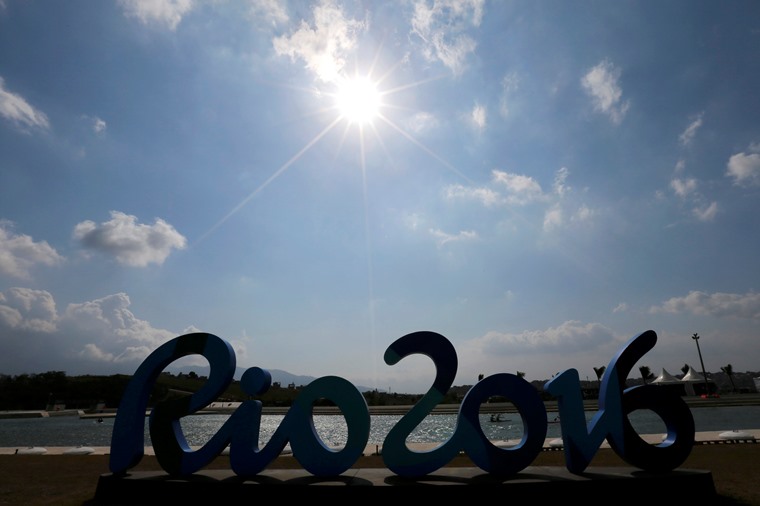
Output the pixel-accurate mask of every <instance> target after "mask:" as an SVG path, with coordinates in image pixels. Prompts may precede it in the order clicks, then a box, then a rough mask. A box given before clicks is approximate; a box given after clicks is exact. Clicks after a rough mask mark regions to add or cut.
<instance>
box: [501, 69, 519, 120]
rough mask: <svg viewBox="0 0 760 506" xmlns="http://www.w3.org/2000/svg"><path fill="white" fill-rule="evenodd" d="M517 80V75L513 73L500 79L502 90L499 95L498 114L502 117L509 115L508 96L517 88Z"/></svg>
mask: <svg viewBox="0 0 760 506" xmlns="http://www.w3.org/2000/svg"><path fill="white" fill-rule="evenodd" d="M519 82H520V81H519V79H518V78H517V75H516V74H514V73H513V74H509V75H506V76H504V78H503V79H502V80H501V88H502V91H501V95H500V96H499V114H500V115H501V116H502V117H504V118H506V117H507V116H509V110H510V105H509V104H510V102H509V100H510V96H511V95H512V93H513V92H514V91H515V90H517V87H518V85H519Z"/></svg>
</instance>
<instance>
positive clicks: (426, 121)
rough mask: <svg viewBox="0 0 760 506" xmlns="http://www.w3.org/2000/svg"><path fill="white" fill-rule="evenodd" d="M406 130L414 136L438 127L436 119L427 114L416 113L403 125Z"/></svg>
mask: <svg viewBox="0 0 760 506" xmlns="http://www.w3.org/2000/svg"><path fill="white" fill-rule="evenodd" d="M405 125H406V129H407V130H408V131H410V132H414V133H415V134H418V135H419V134H422V133H424V132H426V131H428V130H431V129H433V128H436V127H437V126H438V118H436V117H435V116H433V115H432V114H430V113H427V112H418V113H416V114H414V115H413V116H411V117H410V118H409V119H408V120H407V121H406V123H405Z"/></svg>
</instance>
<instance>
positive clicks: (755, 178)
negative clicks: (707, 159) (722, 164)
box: [726, 153, 760, 186]
mask: <svg viewBox="0 0 760 506" xmlns="http://www.w3.org/2000/svg"><path fill="white" fill-rule="evenodd" d="M726 176H728V177H730V178H732V179H733V180H734V184H735V185H737V186H750V185H757V184H760V154H757V153H751V154H746V153H737V154H735V155H733V156H731V158H729V160H728V164H727V170H726Z"/></svg>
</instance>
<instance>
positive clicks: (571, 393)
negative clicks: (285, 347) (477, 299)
mask: <svg viewBox="0 0 760 506" xmlns="http://www.w3.org/2000/svg"><path fill="white" fill-rule="evenodd" d="M656 341H657V335H656V334H655V332H653V331H651V330H649V331H646V332H644V333H642V334H640V335H638V336H636V337H634V338H632V339H631V340H630V341H629V342H628V343H627V344H626V345H625V346H624V347H623V348H622V349H621V350H620V351H619V353H618V354H617V355H616V356H615V357H614V358H613V359H612V360H611V361H610V364H609V366H608V367H607V368H606V369H605V374H604V380H603V382H602V385H601V389H600V396H599V410H598V412H597V413H596V414H595V415H594V417H593V418H592V419H591V420H590V421H589V422H588V424H587V423H586V415H585V412H584V408H583V399H582V396H581V389H580V381H579V379H578V372H577V371H576V370H575V369H568V370H566V371H564V372H563V373H561V374H559V375H557V376H556V377H555V378H553V379H552V380H551V381H549V382H547V383H546V385H545V390H546V391H547V392H549V393H550V394H552V395H553V396H555V397H556V398H557V400H558V409H559V413H560V424H561V429H562V439H563V446H564V452H565V461H566V466H567V469H568V470H569V471H571V472H573V473H581V472H583V470H585V469H586V467H587V466H588V465H589V463H590V462H591V460H592V459H593V457H594V455H595V454H596V452H597V450H598V449H599V447H600V446H601V444H602V442H604V440H605V439H606V440H607V441H608V442H609V443H610V446H611V448H612V449H613V450H614V451H615V452H616V453H617V454H618V455H619V456H620V457H621V458H622V459H624V460H625V461H626V462H628V463H629V464H631V465H633V466H635V467H638V468H640V469H644V470H647V471H667V470H672V469H674V468H676V467H678V466H679V465H681V464H682V463H683V462H684V461H685V460H686V458H687V457H688V455H689V453H690V451H691V448H692V446H693V443H694V419H693V417H692V415H691V411H690V410H689V408H688V405H687V404H686V403H685V402H684V400H683V399H681V397H680V396H678V395H677V394H675V393H673V392H671V391H667V390H664V389H661V388H658V387H657V386H654V385H643V386H637V387H633V388H628V389H624V386H625V379H626V377H627V375H628V373H629V372H630V371H631V369H632V368H633V366H634V365H635V364H636V362H637V361H638V360H639V359H640V358H641V357H642V356H643V355H644V354H645V353H647V352H648V351H649V350H651V349H652V348H653V347H654V344H655V343H656ZM413 354H422V355H426V356H428V357H429V358H430V359H431V360H432V361H433V364H434V366H435V370H436V374H435V378H434V381H433V384H432V386H431V387H430V389H429V390H428V391H427V393H426V394H425V395H424V396H423V397H422V399H421V400H420V401H419V402H418V403H417V404H415V405H414V406H413V407H412V408H411V409H410V410H409V412H408V413H406V414H405V415H404V416H403V417H402V418H401V419H400V420H399V421H398V422H397V424H396V425H395V426H394V427H393V428H391V430H390V431H389V432H388V435H387V436H386V438H385V441H384V443H383V461H384V463H385V465H386V466H387V467H388V469H390V470H391V471H393V472H394V473H396V474H398V475H401V476H410V477H414V476H423V475H426V474H430V473H432V472H434V471H436V470H438V469H440V468H441V467H443V466H445V465H446V464H447V463H448V462H450V461H451V460H452V459H453V458H454V457H455V456H456V455H457V454H459V452H460V451H464V452H465V453H466V454H467V455H468V456H469V457H470V459H471V460H472V461H473V462H474V463H475V465H477V466H478V467H480V468H481V469H483V470H484V471H486V472H488V473H491V474H495V475H499V476H509V475H512V474H516V473H518V472H519V471H521V470H522V469H525V468H526V467H527V466H529V465H530V463H531V462H532V461H533V460H534V459H535V458H536V456H537V455H538V454H539V452H540V451H541V450H542V448H543V443H544V441H545V439H546V433H547V416H546V409H545V407H544V403H543V401H542V400H541V398H540V396H539V395H538V392H537V391H536V389H535V388H533V386H531V385H530V383H528V382H527V381H525V380H524V379H523V378H520V377H518V376H516V375H513V374H508V373H498V374H494V375H491V376H488V377H486V378H484V379H483V380H481V381H479V382H478V383H477V384H476V385H475V386H473V387H472V388H471V389H470V390H469V391H468V392H467V394H466V395H465V397H464V399H463V401H462V404H461V405H460V407H459V412H458V415H457V421H456V426H455V428H454V432H453V434H452V436H451V437H450V438H449V439H448V440H447V441H445V442H443V443H442V444H440V445H439V446H437V447H436V448H434V449H432V450H430V451H425V452H417V451H413V450H411V449H409V447H408V446H407V445H406V439H407V437H408V436H409V434H411V432H412V431H413V430H414V429H415V428H416V427H417V426H418V425H419V424H420V422H422V420H424V418H425V417H426V416H428V415H429V414H430V413H431V411H432V410H433V408H434V407H435V406H436V405H437V404H438V403H440V402H441V401H442V400H443V398H444V396H445V394H446V393H447V392H448V390H449V389H450V388H451V386H452V384H453V381H454V378H455V377H456V371H457V365H458V362H457V355H456V350H455V349H454V347H453V346H452V344H451V342H449V340H448V339H446V338H445V337H444V336H442V335H440V334H437V333H435V332H428V331H422V332H414V333H411V334H407V335H405V336H403V337H401V338H399V339H398V340H396V341H395V342H394V343H392V344H391V345H390V346H389V347H388V349H387V350H386V352H385V362H386V363H387V364H388V365H394V364H396V363H398V362H399V361H400V360H402V359H403V358H405V357H407V356H409V355H413ZM187 355H202V356H203V357H205V358H206V359H207V360H208V362H209V364H210V365H211V372H210V374H209V378H208V381H207V382H206V383H205V384H204V385H203V387H202V388H201V389H200V390H199V391H198V392H196V393H194V394H192V395H190V396H188V397H185V398H182V399H173V400H166V401H161V402H159V403H157V404H156V406H155V407H154V408H153V410H152V411H151V415H150V418H149V427H150V436H151V440H152V442H153V447H154V450H155V454H156V458H157V460H158V462H159V464H160V465H161V467H162V468H163V469H164V470H165V471H166V472H167V473H169V474H170V475H189V474H192V473H194V472H196V471H198V470H200V469H202V468H203V467H205V466H206V465H208V464H209V463H210V462H211V461H212V460H213V459H214V458H215V457H217V456H218V455H219V454H220V453H221V452H222V451H223V450H224V448H226V447H227V446H229V447H230V465H231V467H232V470H233V471H234V472H235V474H237V475H240V476H253V475H256V474H258V473H260V472H261V471H263V470H264V469H265V468H266V467H267V466H268V465H269V464H270V463H271V462H272V461H273V460H274V459H275V458H276V457H277V456H278V455H280V453H281V452H282V450H283V449H284V448H285V446H286V445H287V444H288V443H290V445H291V449H292V450H293V456H294V458H296V459H297V460H298V462H299V463H300V464H301V465H302V466H303V468H304V469H306V470H307V471H308V472H310V473H311V474H313V475H316V476H323V477H328V476H336V475H339V474H341V473H343V472H345V471H346V470H348V469H350V468H351V466H352V465H353V464H354V463H355V462H356V461H357V459H358V458H359V457H360V456H361V455H362V454H363V451H364V449H365V448H366V445H367V442H368V439H369V432H370V416H369V409H368V407H367V403H366V400H365V399H364V397H363V396H362V394H361V392H359V390H358V389H357V388H356V387H355V386H354V385H353V384H351V383H350V382H348V381H346V380H345V379H343V378H340V377H337V376H325V377H321V378H318V379H316V380H314V381H313V382H311V383H310V384H309V385H307V386H306V387H305V388H304V389H303V390H302V391H301V392H300V393H299V395H298V396H297V397H296V399H295V400H294V402H293V405H292V406H291V407H290V409H289V410H288V412H287V414H286V415H285V417H284V419H283V421H282V422H281V424H280V425H279V426H278V427H277V429H276V430H275V432H274V434H273V435H272V436H271V437H270V439H269V441H268V442H267V443H266V444H265V445H264V447H263V448H259V435H260V427H261V414H262V404H261V402H260V401H257V400H247V401H245V402H243V403H242V404H241V405H240V407H239V408H238V409H236V410H235V412H234V413H232V414H231V415H230V417H229V419H228V420H227V421H226V422H225V423H224V425H223V426H222V427H221V428H220V429H219V431H218V432H217V433H216V434H214V436H212V437H211V439H210V440H209V441H208V442H206V444H204V445H203V446H202V447H201V448H199V449H196V450H192V449H191V448H190V447H189V445H188V444H187V441H186V439H185V437H184V434H183V433H182V427H181V424H180V419H181V418H182V417H184V416H187V415H191V414H193V413H196V412H197V411H199V410H201V409H203V408H204V407H206V406H208V405H209V404H210V403H211V402H213V401H214V400H215V399H217V398H218V397H219V396H220V395H221V394H222V393H223V392H224V390H225V389H226V388H227V386H228V385H229V384H230V382H231V381H232V378H233V374H234V372H235V354H234V351H233V350H232V348H231V346H230V345H229V344H228V343H227V342H226V341H224V340H222V339H220V338H219V337H217V336H214V335H212V334H207V333H192V334H186V335H183V336H179V337H177V338H175V339H172V340H171V341H169V342H167V343H165V344H163V345H162V346H160V347H159V348H158V349H156V350H155V351H154V352H153V353H151V354H150V355H149V356H148V358H146V359H145V361H144V362H143V363H142V364H141V365H140V367H139V368H138V369H137V371H136V372H135V374H134V376H133V377H132V380H131V381H130V383H129V385H128V386H127V389H126V391H125V392H124V396H123V398H122V401H121V404H120V406H119V410H118V412H117V416H116V420H115V422H114V429H113V435H112V438H111V458H110V464H109V465H110V469H111V472H113V473H114V474H124V473H126V471H127V470H128V469H130V468H132V467H134V466H136V465H137V464H138V463H139V461H140V459H141V458H142V456H143V453H144V445H145V441H144V424H145V413H146V410H147V405H148V399H149V396H150V393H151V390H152V388H153V386H154V385H155V383H156V380H157V378H158V376H159V374H160V373H161V371H163V369H164V368H165V367H166V366H167V365H169V364H170V363H172V362H173V361H175V360H177V359H179V358H182V357H184V356H187ZM240 383H241V387H242V388H243V390H244V392H246V393H247V394H248V395H250V396H252V397H253V396H256V395H260V394H263V393H265V392H266V391H267V390H268V389H269V387H270V385H271V375H270V374H269V372H268V371H266V370H265V369H261V368H258V367H252V368H250V369H248V370H246V371H245V373H244V374H243V376H242V378H241V381H240ZM492 396H501V397H504V398H506V399H507V400H508V401H510V402H511V403H512V404H514V406H515V407H516V408H517V410H518V412H519V413H520V417H521V418H522V422H523V427H524V434H523V437H522V439H521V440H520V442H519V443H518V444H517V445H515V446H510V447H498V446H496V445H494V444H493V443H492V442H491V441H490V440H489V439H488V438H487V437H486V435H485V433H484V432H483V428H482V427H481V425H480V419H479V413H480V406H481V405H482V404H483V403H484V402H487V400H488V399H489V398H490V397H492ZM320 399H328V400H330V401H332V402H333V403H334V404H335V405H336V406H337V407H338V408H339V409H340V411H341V413H342V414H343V416H344V418H345V421H346V425H347V428H348V437H347V441H346V444H345V446H344V447H343V448H342V449H339V450H336V449H332V448H330V447H328V446H326V445H325V444H324V442H323V441H322V439H321V438H320V437H319V435H318V434H317V432H316V429H315V428H314V420H313V406H314V403H315V402H316V401H318V400H320ZM639 409H647V410H651V411H653V412H654V413H656V414H657V415H658V416H659V417H660V418H661V419H662V420H663V422H664V423H665V425H666V427H667V434H666V437H665V439H664V440H663V442H662V443H660V444H657V445H652V444H649V443H647V442H645V441H644V440H643V439H641V437H639V435H638V434H637V433H636V431H635V429H634V428H633V427H632V426H631V423H630V421H629V420H628V414H630V413H631V412H633V411H636V410H639Z"/></svg>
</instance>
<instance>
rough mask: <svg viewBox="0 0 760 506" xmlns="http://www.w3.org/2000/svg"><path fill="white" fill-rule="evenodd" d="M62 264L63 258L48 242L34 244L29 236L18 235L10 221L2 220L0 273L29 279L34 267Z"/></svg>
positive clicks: (0, 223)
mask: <svg viewBox="0 0 760 506" xmlns="http://www.w3.org/2000/svg"><path fill="white" fill-rule="evenodd" d="M61 262H63V257H62V256H61V255H59V254H58V252H56V250H55V249H54V248H52V247H51V246H50V245H49V244H48V243H47V242H45V241H41V242H34V240H33V239H32V238H31V237H30V236H28V235H17V234H15V233H14V232H13V229H12V224H11V223H10V222H9V221H6V220H0V273H2V274H6V275H9V276H11V277H14V278H18V279H29V277H30V275H31V273H30V271H31V269H32V268H33V267H34V266H36V265H47V266H54V265H58V264H60V263H61Z"/></svg>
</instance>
